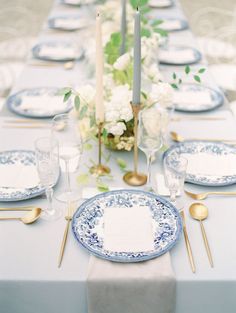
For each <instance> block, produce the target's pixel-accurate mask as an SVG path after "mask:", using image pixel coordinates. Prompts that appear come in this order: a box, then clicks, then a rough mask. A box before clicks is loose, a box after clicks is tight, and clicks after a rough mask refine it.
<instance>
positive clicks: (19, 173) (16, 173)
mask: <svg viewBox="0 0 236 313" xmlns="http://www.w3.org/2000/svg"><path fill="white" fill-rule="evenodd" d="M38 184H39V177H38V173H37V169H36V167H35V166H34V165H29V166H24V165H21V164H9V165H2V164H1V165H0V187H1V188H3V187H5V188H18V189H21V188H33V187H36V186H37V185H38Z"/></svg>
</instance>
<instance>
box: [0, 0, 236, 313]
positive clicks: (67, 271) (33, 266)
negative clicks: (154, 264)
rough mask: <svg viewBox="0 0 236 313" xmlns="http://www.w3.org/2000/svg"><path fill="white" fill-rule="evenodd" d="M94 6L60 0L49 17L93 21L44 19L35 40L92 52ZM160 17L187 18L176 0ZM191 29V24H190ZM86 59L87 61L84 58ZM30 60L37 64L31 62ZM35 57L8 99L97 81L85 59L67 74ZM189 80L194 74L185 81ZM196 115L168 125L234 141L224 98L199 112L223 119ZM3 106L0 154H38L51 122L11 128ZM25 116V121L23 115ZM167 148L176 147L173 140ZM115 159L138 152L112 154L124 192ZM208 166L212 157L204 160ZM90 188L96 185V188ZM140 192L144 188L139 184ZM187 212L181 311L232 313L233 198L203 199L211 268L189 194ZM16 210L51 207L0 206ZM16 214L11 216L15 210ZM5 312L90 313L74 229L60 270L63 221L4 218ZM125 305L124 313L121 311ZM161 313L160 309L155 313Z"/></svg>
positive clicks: (177, 259)
mask: <svg viewBox="0 0 236 313" xmlns="http://www.w3.org/2000/svg"><path fill="white" fill-rule="evenodd" d="M95 12H96V11H95V9H94V6H93V5H88V6H81V7H76V6H66V5H64V4H63V3H62V2H61V1H58V0H56V1H55V2H54V3H53V5H52V8H51V11H50V14H49V17H48V18H51V17H55V16H61V15H67V14H68V15H70V14H77V13H79V14H81V15H82V16H83V15H86V16H89V18H90V19H91V20H92V21H93V22H92V23H91V26H90V27H89V29H81V30H79V31H75V32H68V31H67V32H65V31H64V32H63V31H59V30H58V31H56V30H52V29H50V28H49V27H48V23H47V20H46V21H45V23H44V24H43V25H42V29H41V32H40V34H39V36H38V41H37V43H40V42H47V41H58V40H59V41H72V42H74V43H78V44H81V45H82V46H83V47H84V49H85V51H86V49H88V48H89V46H90V44H91V42H90V38H91V36H93V35H94V34H95V30H94V27H95ZM153 12H157V15H158V17H163V18H165V17H167V16H168V17H170V18H171V17H173V18H181V19H184V20H186V16H185V15H184V12H183V8H182V7H181V4H180V2H179V1H177V0H174V4H173V5H172V6H171V7H168V8H163V9H160V10H154V11H153ZM190 24H191V23H190ZM168 44H170V45H180V46H181V45H182V46H186V45H187V46H189V47H193V48H197V42H196V39H195V37H194V35H193V33H192V31H191V29H190V28H186V29H184V30H182V31H177V32H170V33H169V35H168ZM85 59H86V58H85ZM32 60H33V61H32ZM34 62H35V60H34V59H33V56H32V52H31V51H29V56H28V59H27V62H26V64H25V67H24V69H23V71H22V73H21V75H20V77H19V78H18V80H17V81H16V83H15V85H14V86H13V88H12V91H11V94H14V93H16V92H18V91H20V90H22V89H26V88H35V87H57V88H63V87H67V86H74V87H76V86H80V85H83V84H85V83H86V82H90V81H93V80H94V73H93V71H92V69H91V66H90V64H89V63H88V62H86V60H84V59H82V60H81V61H80V60H79V61H77V62H76V64H75V66H74V67H73V68H72V69H70V70H66V69H65V68H63V66H62V65H58V66H51V67H50V66H35V65H34ZM200 68H206V69H207V61H206V59H205V58H204V56H203V57H202V59H201V61H200V62H198V63H196V64H194V65H192V66H191V69H192V70H193V71H197V70H198V69H200ZM160 70H161V72H162V74H163V76H164V78H165V80H166V81H169V82H171V80H172V74H173V72H175V73H177V74H179V75H183V72H184V66H174V65H171V66H170V65H160ZM184 79H185V81H186V82H192V76H191V75H188V76H186V77H185V78H184ZM202 84H205V85H207V86H209V87H212V88H214V89H216V90H219V91H220V92H222V90H220V89H219V88H218V86H216V84H215V82H214V80H213V79H212V77H211V74H210V72H209V71H208V70H206V72H205V73H204V75H202ZM189 116H192V115H191V114H188V113H184V112H175V113H174V117H181V118H183V119H182V120H181V121H179V120H176V121H174V120H173V121H171V123H170V125H169V129H170V130H171V131H175V132H178V133H181V134H182V135H183V136H188V137H200V138H204V137H207V138H209V137H211V138H229V139H236V117H235V116H234V115H233V114H232V112H231V111H230V107H229V105H228V103H227V99H226V98H224V104H223V105H222V106H221V107H220V108H217V109H215V110H211V111H208V112H202V113H198V116H201V117H222V116H223V117H224V119H222V120H212V121H210V120H204V119H202V120H200V119H199V120H191V119H189ZM16 117H17V115H16V114H15V113H14V112H11V111H10V110H9V109H8V108H7V106H6V105H4V106H3V108H2V110H1V112H0V151H4V150H13V149H14V150H17V149H25V150H27V149H29V150H34V141H35V140H36V139H37V138H38V137H44V136H49V135H50V119H44V120H43V122H44V123H48V128H46V127H45V128H38V129H37V128H32V129H26V128H14V127H13V128H6V127H5V126H4V121H5V120H6V119H11V118H16ZM22 118H24V117H22ZM168 140H169V145H171V144H173V142H171V140H170V139H168ZM96 149H97V147H96V146H94V147H93V148H92V149H91V150H88V151H84V153H83V155H82V160H81V162H80V163H81V164H80V167H79V170H78V172H77V173H73V175H72V185H73V187H74V188H77V189H78V192H80V193H81V201H82V191H83V188H84V186H81V185H78V183H77V176H78V174H81V173H84V172H85V171H86V168H87V167H86V166H87V164H88V163H87V160H89V159H90V158H93V159H94V158H96V155H97V150H96ZM117 158H122V159H124V160H125V162H126V163H127V168H130V169H132V166H133V155H132V153H131V152H112V155H111V158H110V161H109V167H110V168H111V169H112V179H110V180H109V185H110V186H112V187H119V188H124V189H127V188H128V189H131V188H130V187H127V185H126V184H125V182H124V181H123V179H122V176H123V173H122V171H121V170H120V168H119V166H117ZM205 161H206V163H207V162H208V160H207V159H206V160H205ZM139 169H140V171H141V172H146V163H145V156H144V154H143V153H141V152H140V153H139ZM152 173H153V174H157V173H159V174H163V166H162V153H158V155H157V158H156V160H155V161H154V162H153V165H152ZM64 184H65V178H64V175H61V177H60V180H59V182H58V184H57V185H56V187H55V189H56V190H60V189H61V188H63V186H64ZM91 187H95V186H92V185H91ZM136 188H137V189H142V187H136ZM185 188H186V189H187V190H189V191H192V192H195V193H200V192H205V191H211V190H212V191H213V190H216V187H207V186H198V185H194V184H189V183H185ZM217 190H221V191H236V187H235V184H234V185H231V186H222V187H217ZM184 201H185V207H184V210H185V215H186V223H187V229H188V235H189V238H190V240H191V246H192V251H193V255H194V259H195V265H196V273H193V272H192V271H191V268H190V265H189V260H188V256H187V252H186V246H185V241H184V236H181V237H180V240H179V242H178V243H177V244H176V245H175V246H174V247H173V248H172V249H171V251H170V255H171V261H172V266H173V269H174V273H175V276H176V288H177V289H176V313H189V312H191V313H198V312H205V313H222V312H225V313H234V312H235V311H236V248H235V229H236V202H235V197H233V196H232V197H222V196H217V197H215V196H212V197H208V198H207V199H206V200H204V204H205V205H206V206H207V207H208V209H209V217H208V219H207V220H206V221H205V222H204V225H205V228H206V229H207V235H208V240H209V242H210V245H211V252H212V255H213V257H214V267H213V268H211V267H210V266H209V263H208V259H207V256H206V253H205V250H204V243H203V241H202V239H201V230H200V227H199V225H198V223H197V222H196V221H195V220H193V219H192V218H191V216H190V214H189V210H188V208H189V207H190V205H191V204H192V203H193V202H194V200H193V199H191V198H190V197H188V196H187V195H184ZM54 205H55V206H58V207H59V208H61V209H63V210H64V212H65V213H66V204H65V203H60V202H58V201H56V200H54ZM6 206H9V207H12V206H36V207H40V208H43V207H45V206H46V199H45V198H44V197H43V196H39V197H36V198H33V199H29V200H24V201H19V202H15V203H11V202H8V203H6V202H0V207H6ZM7 213H8V215H9V212H1V216H8V215H7ZM10 214H12V212H11V213H10ZM0 223H1V225H0V247H1V248H0V260H1V261H0V264H1V266H0V312H2V313H42V312H44V313H52V312H57V313H62V312H68V313H87V312H88V307H87V275H88V265H89V260H90V258H91V256H90V253H89V252H88V251H87V250H85V249H83V248H82V247H81V246H80V245H78V242H77V241H76V239H75V238H74V236H73V234H72V232H71V231H70V232H69V238H68V241H67V245H66V250H65V255H64V259H63V264H62V266H61V267H60V268H58V266H57V259H58V254H59V249H60V245H61V240H62V236H63V231H64V227H65V220H64V218H61V219H58V220H56V221H50V222H48V221H45V220H43V219H39V220H38V221H37V223H35V224H32V225H28V226H26V225H24V224H23V223H20V222H19V221H0ZM122 311H123V310H122V303H121V304H120V312H122ZM157 312H158V311H157Z"/></svg>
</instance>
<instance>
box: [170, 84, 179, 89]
mask: <svg viewBox="0 0 236 313" xmlns="http://www.w3.org/2000/svg"><path fill="white" fill-rule="evenodd" d="M171 87H172V88H174V89H179V87H178V86H177V84H171Z"/></svg>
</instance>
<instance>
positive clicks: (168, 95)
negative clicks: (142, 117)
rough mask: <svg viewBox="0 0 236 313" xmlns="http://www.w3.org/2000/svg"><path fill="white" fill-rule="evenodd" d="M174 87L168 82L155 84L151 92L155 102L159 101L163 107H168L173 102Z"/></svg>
mask: <svg viewBox="0 0 236 313" xmlns="http://www.w3.org/2000/svg"><path fill="white" fill-rule="evenodd" d="M173 94H174V91H173V88H172V87H171V86H170V84H168V83H162V82H159V83H158V84H153V85H152V89H151V92H150V94H149V96H150V98H151V99H152V100H153V102H158V103H159V104H160V105H161V106H162V107H164V108H166V107H168V106H171V105H172V103H173Z"/></svg>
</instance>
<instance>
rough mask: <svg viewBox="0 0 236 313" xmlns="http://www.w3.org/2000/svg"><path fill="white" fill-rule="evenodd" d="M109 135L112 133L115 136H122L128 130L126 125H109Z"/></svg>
mask: <svg viewBox="0 0 236 313" xmlns="http://www.w3.org/2000/svg"><path fill="white" fill-rule="evenodd" d="M106 129H107V131H108V133H111V134H112V135H114V136H121V135H122V134H123V133H124V131H125V130H126V125H125V124H124V123H122V122H118V123H109V124H107V125H106Z"/></svg>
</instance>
